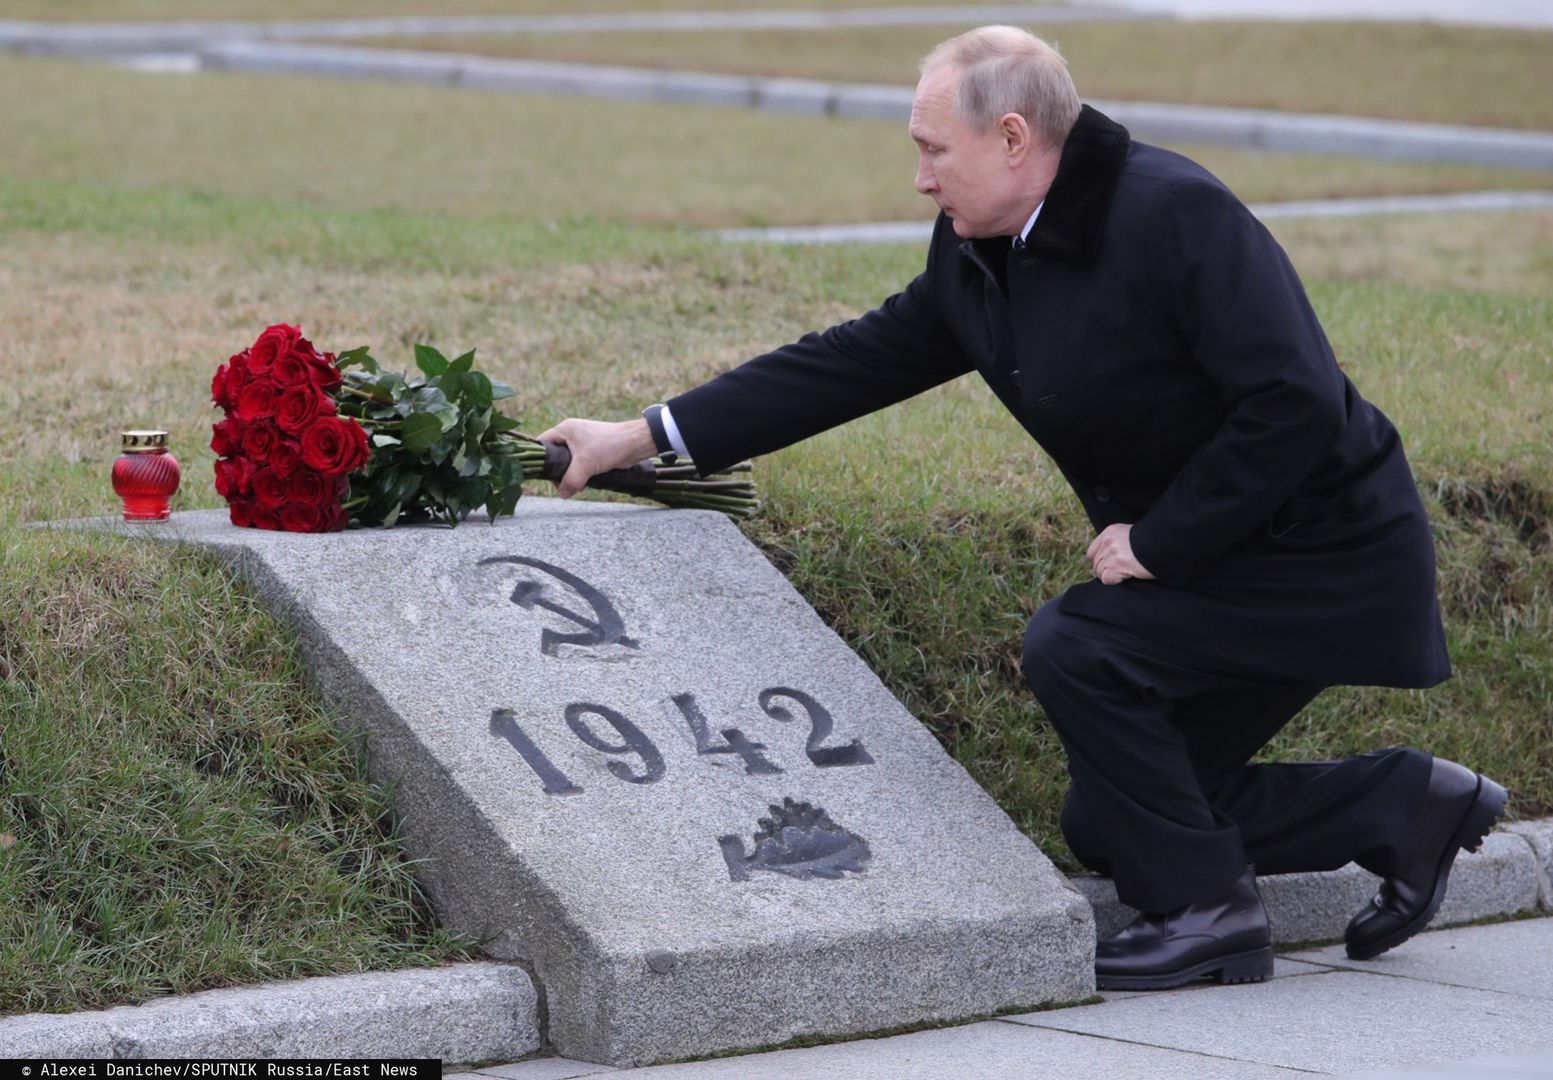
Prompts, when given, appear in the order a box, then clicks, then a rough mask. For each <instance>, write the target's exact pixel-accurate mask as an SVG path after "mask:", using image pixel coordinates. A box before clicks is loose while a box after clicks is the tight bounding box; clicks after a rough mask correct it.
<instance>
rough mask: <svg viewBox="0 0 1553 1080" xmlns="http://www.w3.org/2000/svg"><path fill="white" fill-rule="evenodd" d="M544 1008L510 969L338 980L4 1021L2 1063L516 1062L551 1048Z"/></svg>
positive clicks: (522, 976) (524, 978) (458, 968)
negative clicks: (544, 1044) (544, 1035)
mask: <svg viewBox="0 0 1553 1080" xmlns="http://www.w3.org/2000/svg"><path fill="white" fill-rule="evenodd" d="M538 1001H539V998H538V994H537V993H536V992H535V989H534V984H533V982H532V980H531V979H530V978H529V976H528V973H527V972H525V971H524V970H523V969H522V968H519V967H516V966H513V965H510V964H494V963H484V962H481V963H466V964H455V965H452V966H449V967H442V968H421V969H415V970H410V971H393V972H384V973H377V974H366V975H330V976H324V977H321V978H314V979H300V980H296V981H293V982H280V983H269V984H265V985H261V986H250V987H240V988H235V989H226V990H206V991H203V992H200V993H195V994H182V995H178V996H175V997H166V998H159V999H157V1000H155V1001H151V1002H148V1003H146V1004H144V1005H125V1006H119V1007H117V1008H112V1009H104V1010H101V1011H95V1012H76V1013H28V1014H26V1015H21V1016H10V1017H5V1018H0V1058H7V1057H11V1058H28V1057H32V1058H39V1057H41V1058H152V1057H168V1058H186V1057H215V1058H226V1057H258V1058H303V1057H329V1058H351V1057H406V1058H441V1059H443V1060H448V1061H490V1060H493V1059H499V1060H503V1061H512V1060H515V1059H517V1058H520V1057H522V1056H523V1055H525V1054H531V1053H533V1052H534V1051H536V1050H538V1049H539V1047H540V1038H539V1019H538Z"/></svg>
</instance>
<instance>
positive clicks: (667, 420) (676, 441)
mask: <svg viewBox="0 0 1553 1080" xmlns="http://www.w3.org/2000/svg"><path fill="white" fill-rule="evenodd" d="M658 419H660V420H662V421H663V433H664V434H665V435H667V436H668V437H669V445H670V446H672V447H674V452H675V453H676V454H678V455H679V456H680V457H690V451H689V450H687V449H685V439H684V436H682V435H681V434H680V433H679V425H678V424H676V423H675V422H674V414H673V413H671V412H669V407H668V406H667V405H665V406H664V407H663V411H662V412H660V413H659V414H658Z"/></svg>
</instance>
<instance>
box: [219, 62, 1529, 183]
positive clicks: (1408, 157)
mask: <svg viewBox="0 0 1553 1080" xmlns="http://www.w3.org/2000/svg"><path fill="white" fill-rule="evenodd" d="M199 58H200V63H201V64H202V65H203V66H205V67H210V68H220V69H229V70H234V71H253V72H261V73H270V74H274V73H290V74H301V75H311V76H332V77H337V78H357V79H387V80H394V81H406V82H423V83H433V84H442V85H448V86H463V87H472V88H477V89H486V90H505V91H509V92H513V93H529V94H556V95H567V96H581V97H592V98H604V99H612V100H625V101H637V102H646V103H663V104H691V105H714V106H724V107H733V108H753V109H761V110H766V111H772V112H792V113H800V114H805V115H811V116H842V117H856V118H861V119H874V120H891V121H895V122H897V123H904V122H905V121H906V118H907V117H908V116H909V115H910V112H911V98H912V92H913V91H912V88H911V87H909V86H889V85H879V84H870V83H832V82H824V81H820V80H815V79H770V78H761V77H754V76H748V75H728V74H723V73H717V72H704V71H663V70H659V69H654V68H630V67H616V66H611V65H601V64H574V63H561V62H556V61H549V60H515V59H505V58H497V57H489V56H479V55H472V54H465V53H437V52H418V51H415V50H407V49H370V48H360V47H356V46H346V45H313V44H302V43H293V42H274V41H253V40H246V41H218V42H214V43H212V44H210V45H209V46H207V47H205V48H204V49H202V50H201V51H200V54H199ZM1093 104H1094V105H1095V106H1096V107H1097V108H1099V109H1101V110H1102V111H1103V112H1105V113H1107V114H1109V115H1110V116H1112V117H1113V118H1114V119H1116V120H1117V121H1118V122H1119V123H1122V124H1125V125H1126V126H1127V128H1128V129H1129V130H1130V131H1132V133H1133V134H1134V135H1136V136H1138V137H1139V138H1142V139H1146V140H1149V141H1151V142H1163V143H1167V144H1170V143H1202V144H1209V145H1216V146H1232V147H1241V148H1251V149H1259V150H1274V151H1284V152H1290V153H1322V154H1347V155H1351V156H1355V157H1366V158H1375V159H1380V160H1389V161H1413V162H1428V163H1440V162H1462V163H1468V164H1476V165H1488V166H1497V167H1506V168H1522V169H1553V133H1549V132H1539V131H1517V130H1510V129H1503V128H1479V127H1460V126H1455V125H1449V124H1427V123H1415V122H1410V121H1399V120H1373V119H1367V118H1364V117H1354V116H1335V115H1321V114H1311V113H1284V112H1274V111H1272V110H1267V109H1236V108H1222V107H1217V106H1199V105H1167V104H1156V103H1151V102H1136V101H1094V102H1093Z"/></svg>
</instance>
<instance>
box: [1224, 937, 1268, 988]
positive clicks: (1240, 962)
mask: <svg viewBox="0 0 1553 1080" xmlns="http://www.w3.org/2000/svg"><path fill="white" fill-rule="evenodd" d="M1272 976H1273V947H1272V946H1271V945H1269V946H1268V947H1267V948H1265V949H1256V950H1253V951H1252V952H1243V953H1238V954H1236V955H1235V956H1231V957H1228V958H1226V959H1225V961H1224V966H1223V967H1222V968H1220V969H1219V982H1221V983H1251V982H1261V981H1262V980H1264V979H1270V978H1272Z"/></svg>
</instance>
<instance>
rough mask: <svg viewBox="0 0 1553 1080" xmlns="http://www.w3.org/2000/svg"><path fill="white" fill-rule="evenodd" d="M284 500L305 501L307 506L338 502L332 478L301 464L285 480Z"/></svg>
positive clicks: (327, 504)
mask: <svg viewBox="0 0 1553 1080" xmlns="http://www.w3.org/2000/svg"><path fill="white" fill-rule="evenodd" d="M286 501H287V502H298V503H307V504H308V505H309V506H329V505H333V504H334V503H336V502H338V501H339V499H338V497H336V495H335V488H334V480H333V479H332V478H330V477H327V476H324V475H323V474H322V473H320V472H315V471H314V470H312V469H309V468H308V467H307V466H305V465H304V466H303V467H302V468H300V469H298V470H297V471H296V472H294V473H292V474H291V479H290V480H287V481H286Z"/></svg>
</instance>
